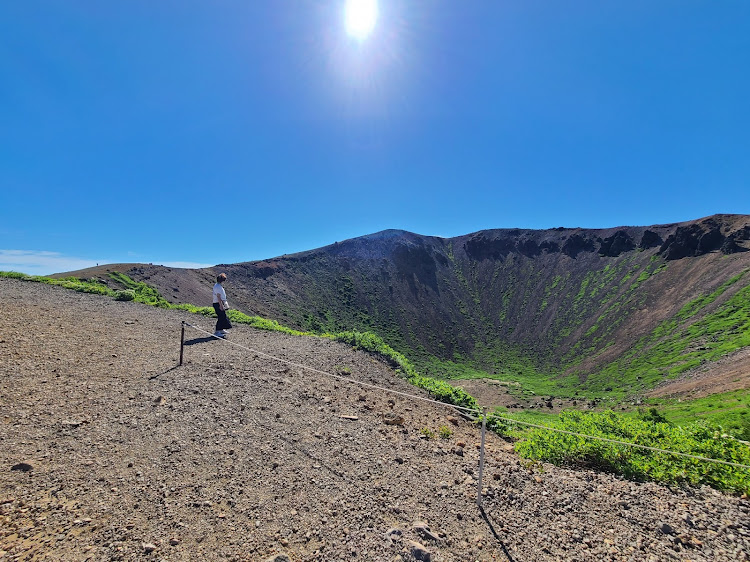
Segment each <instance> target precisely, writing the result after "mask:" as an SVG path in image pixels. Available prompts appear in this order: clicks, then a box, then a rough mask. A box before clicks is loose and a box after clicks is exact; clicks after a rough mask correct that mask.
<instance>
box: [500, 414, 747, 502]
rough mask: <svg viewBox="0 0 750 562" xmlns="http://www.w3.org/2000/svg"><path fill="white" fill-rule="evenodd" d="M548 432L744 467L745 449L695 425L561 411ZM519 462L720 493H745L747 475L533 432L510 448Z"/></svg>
mask: <svg viewBox="0 0 750 562" xmlns="http://www.w3.org/2000/svg"><path fill="white" fill-rule="evenodd" d="M550 426H551V427H555V428H557V429H562V430H565V431H570V432H574V433H580V434H583V435H590V436H595V437H603V438H605V439H614V440H618V441H626V442H629V443H634V444H638V445H645V446H648V447H655V448H658V449H665V450H670V451H675V452H678V453H685V454H689V455H695V456H701V457H708V458H711V459H717V460H722V461H727V462H734V463H738V464H744V465H750V447H748V446H747V445H746V444H744V443H743V442H741V441H739V440H737V439H735V438H733V437H730V436H728V435H725V434H723V433H722V431H721V428H720V427H712V426H709V425H707V424H700V423H696V424H693V425H690V426H687V427H680V426H675V425H672V424H669V423H661V422H652V421H649V420H644V419H638V418H634V417H627V416H623V415H620V414H616V413H615V412H612V411H606V412H601V413H599V412H579V411H565V412H562V413H561V414H560V417H559V420H558V421H557V422H556V423H552V424H550ZM515 448H516V451H517V452H518V454H519V455H521V456H522V457H525V458H529V459H534V460H540V461H546V462H551V463H553V464H557V465H574V466H586V467H592V468H596V469H599V470H604V471H608V472H614V473H616V474H621V475H623V476H625V477H627V478H631V479H635V480H654V481H658V482H665V483H670V484H689V485H694V486H695V485H699V484H706V485H709V486H712V487H714V488H718V489H720V490H728V491H731V492H735V493H750V471H748V470H747V469H742V468H739V467H734V466H729V465H723V464H718V463H712V462H708V461H704V460H700V459H695V458H689V457H682V456H676V455H671V454H668V453H661V452H656V451H650V450H646V449H640V448H636V447H629V446H626V445H620V444H616V443H609V442H605V441H600V440H596V439H589V438H587V437H582V436H578V435H569V434H564V433H558V432H555V431H549V430H544V429H533V430H531V431H529V432H528V433H527V434H526V437H525V438H524V439H522V440H521V441H519V442H518V443H517V444H516V446H515Z"/></svg>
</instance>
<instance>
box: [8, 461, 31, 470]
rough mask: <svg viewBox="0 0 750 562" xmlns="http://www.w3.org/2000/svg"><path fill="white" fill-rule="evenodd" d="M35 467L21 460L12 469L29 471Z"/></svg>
mask: <svg viewBox="0 0 750 562" xmlns="http://www.w3.org/2000/svg"><path fill="white" fill-rule="evenodd" d="M33 468H34V467H33V466H31V465H30V464H29V463H26V462H19V463H18V464H14V465H13V466H11V467H10V469H11V470H17V471H19V472H29V471H30V470H31V469H33Z"/></svg>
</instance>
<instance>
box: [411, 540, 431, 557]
mask: <svg viewBox="0 0 750 562" xmlns="http://www.w3.org/2000/svg"><path fill="white" fill-rule="evenodd" d="M408 546H409V552H411V555H412V556H413V557H414V559H415V560H421V561H422V562H430V561H431V560H432V553H431V552H430V551H429V549H428V548H427V547H426V546H424V545H423V544H420V543H418V542H417V541H409V543H408Z"/></svg>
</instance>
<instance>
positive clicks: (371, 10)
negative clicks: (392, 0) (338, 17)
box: [345, 0, 378, 41]
mask: <svg viewBox="0 0 750 562" xmlns="http://www.w3.org/2000/svg"><path fill="white" fill-rule="evenodd" d="M377 20H378V2H377V0H346V7H345V24H346V32H347V33H348V34H349V35H351V36H352V37H354V38H355V39H358V40H360V41H362V40H364V39H365V38H367V36H368V35H370V32H371V31H372V30H373V28H374V27H375V22H377Z"/></svg>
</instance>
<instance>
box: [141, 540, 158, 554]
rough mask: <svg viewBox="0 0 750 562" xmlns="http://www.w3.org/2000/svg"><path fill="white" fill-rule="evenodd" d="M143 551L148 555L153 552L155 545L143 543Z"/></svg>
mask: <svg viewBox="0 0 750 562" xmlns="http://www.w3.org/2000/svg"><path fill="white" fill-rule="evenodd" d="M142 546H143V550H144V551H145V552H146V554H149V553H150V552H153V551H154V550H156V545H155V544H154V543H151V542H145V543H143V545H142Z"/></svg>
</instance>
